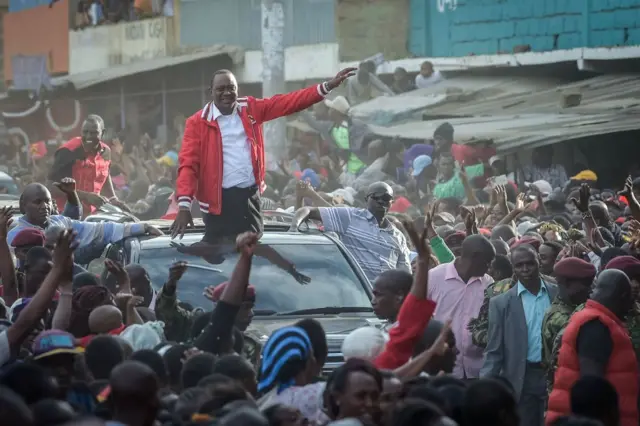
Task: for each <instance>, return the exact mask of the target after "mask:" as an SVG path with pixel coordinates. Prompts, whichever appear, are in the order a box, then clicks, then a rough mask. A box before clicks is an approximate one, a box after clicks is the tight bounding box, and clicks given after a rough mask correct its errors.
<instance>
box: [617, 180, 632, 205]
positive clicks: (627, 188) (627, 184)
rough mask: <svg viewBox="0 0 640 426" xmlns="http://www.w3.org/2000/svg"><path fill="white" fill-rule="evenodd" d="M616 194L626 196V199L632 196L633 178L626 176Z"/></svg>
mask: <svg viewBox="0 0 640 426" xmlns="http://www.w3.org/2000/svg"><path fill="white" fill-rule="evenodd" d="M618 195H621V196H623V197H626V198H627V200H628V199H630V198H631V197H632V196H633V179H632V178H631V176H627V179H626V180H625V181H624V188H623V189H622V191H620V192H618Z"/></svg>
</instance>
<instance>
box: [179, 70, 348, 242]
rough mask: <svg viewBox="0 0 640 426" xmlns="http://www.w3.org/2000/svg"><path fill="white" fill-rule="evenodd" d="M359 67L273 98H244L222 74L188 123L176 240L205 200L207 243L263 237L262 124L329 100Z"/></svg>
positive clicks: (182, 154)
mask: <svg viewBox="0 0 640 426" xmlns="http://www.w3.org/2000/svg"><path fill="white" fill-rule="evenodd" d="M354 71H355V68H346V69H344V70H342V71H340V72H339V73H338V74H337V75H336V76H335V77H334V78H333V79H331V80H329V81H326V82H324V83H321V84H317V85H315V86H312V87H307V88H306V89H301V90H297V91H295V92H291V93H288V94H284V95H276V96H273V97H271V98H267V99H256V98H253V97H250V96H249V97H241V98H239V97H238V83H237V82H236V78H235V76H234V75H233V73H232V72H231V71H228V70H220V71H216V72H215V73H214V75H213V79H212V81H211V95H212V98H213V100H212V101H211V102H209V103H208V104H207V105H205V106H204V108H203V109H201V110H200V111H198V112H196V113H195V114H194V115H192V116H191V117H189V118H188V119H187V122H186V124H185V130H184V137H183V139H182V147H181V148H180V153H179V156H178V158H179V164H180V165H179V167H178V179H177V182H176V196H177V199H178V205H179V211H178V213H177V216H176V219H175V221H174V222H173V225H172V231H171V236H172V237H176V236H178V235H180V236H181V237H182V236H183V235H184V232H185V229H186V228H187V227H188V226H189V225H193V218H192V216H191V203H192V201H193V199H194V198H195V199H197V200H198V202H199V207H200V210H202V212H203V220H204V223H205V236H204V239H203V241H205V242H215V241H216V240H218V239H219V238H221V237H234V238H235V236H236V235H238V234H241V233H243V232H247V231H250V232H256V233H258V234H260V233H262V230H263V224H262V213H261V210H260V192H261V191H262V190H264V187H265V183H264V176H265V147H264V143H263V136H262V123H264V122H266V121H270V120H274V119H276V118H280V117H283V116H286V115H289V114H293V113H296V112H299V111H302V110H304V109H306V108H309V107H310V106H312V105H313V104H316V103H318V102H320V101H322V100H323V99H324V97H325V96H326V95H327V94H329V92H330V91H331V90H333V89H335V88H336V87H338V86H339V85H340V84H341V83H342V82H343V81H344V80H346V79H347V78H349V77H350V76H352V75H354Z"/></svg>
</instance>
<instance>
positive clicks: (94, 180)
mask: <svg viewBox="0 0 640 426" xmlns="http://www.w3.org/2000/svg"><path fill="white" fill-rule="evenodd" d="M100 147H101V149H100V151H99V152H98V153H97V154H93V155H89V154H86V153H85V152H84V148H83V147H82V138H80V137H75V138H73V139H71V140H69V141H68V142H67V143H65V144H63V145H62V146H60V148H58V149H68V150H69V151H72V152H74V151H77V150H81V151H80V152H81V155H79V156H78V157H79V159H78V160H77V161H76V162H75V163H73V168H72V175H71V176H70V177H72V178H74V179H75V181H76V189H77V190H78V191H85V192H93V193H94V194H100V192H101V191H102V187H103V186H104V183H105V182H106V181H107V177H108V176H109V166H110V165H111V159H110V156H108V157H109V159H106V158H105V157H104V156H103V155H102V154H103V153H104V152H105V150H109V147H108V146H107V145H105V144H104V143H102V142H100ZM80 158H84V160H82V159H80ZM56 203H58V209H59V210H60V211H62V209H63V208H64V204H65V203H66V199H65V198H64V197H63V198H56ZM82 210H83V218H84V217H87V216H88V215H89V213H92V212H93V211H95V207H93V206H90V205H88V204H84V203H83V204H82Z"/></svg>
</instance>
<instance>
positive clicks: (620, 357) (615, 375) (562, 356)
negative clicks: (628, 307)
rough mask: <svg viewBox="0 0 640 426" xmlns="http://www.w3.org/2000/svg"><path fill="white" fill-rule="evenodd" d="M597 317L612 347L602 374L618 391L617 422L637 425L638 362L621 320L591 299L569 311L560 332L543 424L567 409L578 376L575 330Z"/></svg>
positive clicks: (550, 421) (576, 334) (569, 411)
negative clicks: (605, 368) (618, 416)
mask: <svg viewBox="0 0 640 426" xmlns="http://www.w3.org/2000/svg"><path fill="white" fill-rule="evenodd" d="M593 319H598V320H599V321H601V322H602V323H603V324H604V325H606V326H607V328H608V329H609V333H611V339H612V340H613V351H612V353H611V357H610V358H609V364H608V365H607V370H606V374H605V378H606V379H607V380H609V382H611V384H612V385H613V387H615V388H616V391H617V392H618V405H619V407H620V424H621V426H638V363H637V361H636V355H635V352H634V350H633V346H632V345H631V339H630V338H629V335H628V334H627V330H626V329H625V327H624V325H623V324H622V321H620V319H619V318H618V317H616V316H615V315H614V314H613V313H612V312H611V311H609V310H608V309H607V308H605V307H604V306H602V305H601V304H600V303H598V302H595V301H593V300H589V301H587V304H586V306H585V309H584V310H582V311H580V312H577V313H575V314H573V316H572V317H571V320H570V321H569V324H568V325H567V328H566V329H565V331H564V334H563V336H562V346H561V347H560V353H559V354H558V368H557V370H556V373H555V376H554V379H553V390H552V391H551V394H550V395H549V404H548V409H547V418H546V424H547V425H551V424H553V422H554V421H555V420H556V419H557V418H558V417H560V416H562V415H567V414H570V413H571V388H572V387H573V385H574V383H575V382H576V381H577V380H578V379H579V378H580V363H579V361H578V353H577V351H576V343H577V339H578V333H579V332H580V329H581V328H582V326H583V325H584V324H586V323H587V322H589V321H591V320H593Z"/></svg>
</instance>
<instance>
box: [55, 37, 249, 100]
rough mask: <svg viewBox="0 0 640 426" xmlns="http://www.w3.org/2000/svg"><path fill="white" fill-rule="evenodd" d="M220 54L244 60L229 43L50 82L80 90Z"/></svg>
mask: <svg viewBox="0 0 640 426" xmlns="http://www.w3.org/2000/svg"><path fill="white" fill-rule="evenodd" d="M220 55H228V56H229V57H230V58H231V60H232V61H233V63H234V64H238V63H242V61H243V60H244V50H243V49H242V48H240V47H238V46H231V45H216V46H211V47H208V48H206V49H202V50H199V51H197V52H192V53H188V54H184V55H179V56H166V57H163V58H156V59H151V60H148V61H141V62H134V63H131V64H126V65H118V66H115V67H110V68H106V69H101V70H95V71H87V72H82V73H77V74H70V75H66V76H63V77H55V78H53V79H52V81H51V83H52V84H53V85H54V86H64V85H67V84H72V85H73V86H74V87H75V88H76V89H77V90H82V89H86V88H87V87H91V86H95V85H96V84H100V83H104V82H107V81H110V80H116V79H119V78H122V77H128V76H131V75H135V74H141V73H145V72H149V71H156V70H160V69H163V68H169V67H172V66H175V65H181V64H186V63H189V62H194V61H199V60H202V59H210V58H214V57H216V56H220Z"/></svg>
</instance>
